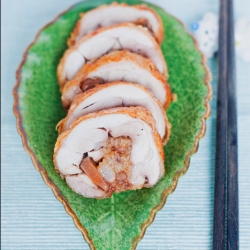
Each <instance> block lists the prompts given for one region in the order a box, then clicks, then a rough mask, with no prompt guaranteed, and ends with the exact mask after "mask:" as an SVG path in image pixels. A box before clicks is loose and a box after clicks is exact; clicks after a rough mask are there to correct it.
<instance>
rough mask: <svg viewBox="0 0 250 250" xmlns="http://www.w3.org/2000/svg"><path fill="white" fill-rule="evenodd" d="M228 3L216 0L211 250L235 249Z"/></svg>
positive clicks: (233, 110)
mask: <svg viewBox="0 0 250 250" xmlns="http://www.w3.org/2000/svg"><path fill="white" fill-rule="evenodd" d="M234 53H235V52H234V26H233V2H232V0H220V21H219V58H218V63H219V67H218V94H217V119H216V156H215V189H214V230H213V249H214V250H219V249H225V248H226V249H228V250H229V249H234V250H238V248H239V229H238V227H239V225H238V224H239V223H238V165H237V160H238V159H237V111H236V81H235V54H234Z"/></svg>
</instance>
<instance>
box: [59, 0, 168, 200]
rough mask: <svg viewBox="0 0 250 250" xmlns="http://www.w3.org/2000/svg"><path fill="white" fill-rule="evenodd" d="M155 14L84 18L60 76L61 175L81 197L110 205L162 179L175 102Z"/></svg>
mask: <svg viewBox="0 0 250 250" xmlns="http://www.w3.org/2000/svg"><path fill="white" fill-rule="evenodd" d="M163 37H164V31H163V25H162V21H161V18H160V17H159V16H158V14H157V13H156V12H155V11H154V10H152V9H150V8H149V7H147V6H145V5H135V6H129V5H127V4H117V3H113V4H111V5H104V6H101V7H99V8H96V9H94V10H91V11H89V12H87V13H85V14H82V15H81V18H80V20H79V21H78V22H77V24H76V27H75V29H74V31H73V32H72V33H71V37H70V39H69V40H68V45H69V48H68V50H66V51H65V53H64V55H63V57H62V59H61V61H60V63H59V65H58V69H57V76H58V82H59V85H60V91H61V93H62V104H63V106H64V107H65V108H66V109H68V114H67V116H66V117H65V118H64V119H63V120H61V121H60V122H59V123H58V125H57V129H58V132H59V137H58V139H57V142H56V145H55V149H54V164H55V169H56V171H57V172H59V173H60V175H61V177H62V178H65V180H66V182H67V184H68V186H69V187H70V188H71V189H72V190H73V191H75V192H76V193H78V194H80V195H83V196H85V197H89V198H107V197H110V196H111V195H112V194H113V193H115V192H116V193H119V192H122V191H126V190H135V189H141V188H143V187H148V188H149V187H152V186H153V185H155V184H156V183H157V182H158V181H159V180H160V179H161V177H162V176H163V174H164V151H163V145H165V144H166V143H167V141H168V139H169V136H170V128H171V125H170V124H169V122H168V120H167V117H166V109H167V108H168V106H169V104H170V102H171V89H170V86H169V84H168V83H167V78H168V72H167V65H166V62H165V60H164V57H163V54H162V52H161V49H160V45H159V43H160V42H162V40H163Z"/></svg>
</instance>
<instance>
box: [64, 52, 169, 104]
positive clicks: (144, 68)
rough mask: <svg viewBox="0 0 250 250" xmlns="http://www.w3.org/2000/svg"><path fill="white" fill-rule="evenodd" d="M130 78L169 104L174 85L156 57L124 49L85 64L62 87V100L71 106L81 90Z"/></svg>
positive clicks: (163, 102)
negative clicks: (170, 82)
mask: <svg viewBox="0 0 250 250" xmlns="http://www.w3.org/2000/svg"><path fill="white" fill-rule="evenodd" d="M113 81H127V82H133V83H138V84H140V85H143V86H145V87H146V88H147V89H148V90H149V91H150V92H151V93H152V94H153V95H154V96H155V97H156V98H157V99H158V100H159V101H160V102H161V103H162V105H163V107H164V108H167V107H168V106H169V104H170V102H171V89H170V86H169V84H168V83H167V82H166V79H165V78H164V77H163V76H162V75H161V74H160V73H159V71H158V70H157V69H156V67H155V66H154V64H153V63H152V61H151V60H150V59H148V58H145V57H143V56H141V55H138V54H135V53H132V52H129V51H126V50H122V51H113V52H111V53H109V54H107V55H104V56H102V57H101V58H99V59H97V60H95V61H94V62H92V63H88V64H85V65H84V66H83V68H82V69H81V70H80V71H79V72H78V73H77V74H76V76H75V77H74V78H73V79H72V80H71V81H68V82H67V83H66V85H65V86H64V87H63V89H62V103H63V106H64V107H65V108H68V107H69V106H70V104H71V103H72V101H73V100H74V98H75V96H76V95H77V94H80V93H82V92H84V91H86V90H88V89H90V88H93V87H94V86H95V85H100V84H103V83H105V82H113Z"/></svg>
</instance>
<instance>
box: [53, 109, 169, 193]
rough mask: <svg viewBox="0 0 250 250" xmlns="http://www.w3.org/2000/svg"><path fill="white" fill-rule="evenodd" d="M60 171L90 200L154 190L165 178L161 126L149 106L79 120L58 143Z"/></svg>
mask: <svg viewBox="0 0 250 250" xmlns="http://www.w3.org/2000/svg"><path fill="white" fill-rule="evenodd" d="M53 160H54V164H55V168H56V170H57V171H58V172H59V173H60V174H61V176H62V177H63V178H65V179H66V182H67V184H68V185H69V187H70V188H71V189H72V190H74V191H75V192H77V193H78V194H81V195H83V196H85V197H91V198H94V197H97V198H105V197H110V196H111V195H112V193H114V192H116V193H119V192H121V191H126V190H134V189H140V188H143V187H152V186H153V185H155V184H156V183H157V182H158V181H159V180H160V178H161V177H162V176H163V174H164V165H163V162H164V152H163V146H162V141H161V138H160V136H159V134H158V132H157V129H156V125H155V121H154V119H153V117H152V116H151V114H150V113H149V112H148V111H147V110H146V109H145V108H143V107H129V108H128V107H122V108H112V109H108V110H103V111H99V112H95V113H91V114H88V115H86V116H83V117H81V118H79V119H77V120H76V121H75V122H74V123H73V124H72V125H71V127H70V129H69V130H67V131H65V132H63V133H62V134H61V135H60V136H59V137H58V139H57V142H56V145H55V149H54V158H53Z"/></svg>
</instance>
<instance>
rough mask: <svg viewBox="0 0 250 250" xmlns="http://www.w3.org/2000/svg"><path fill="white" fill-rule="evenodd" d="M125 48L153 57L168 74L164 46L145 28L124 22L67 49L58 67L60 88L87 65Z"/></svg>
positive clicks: (164, 73) (99, 31)
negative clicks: (161, 46) (112, 51)
mask: <svg viewBox="0 0 250 250" xmlns="http://www.w3.org/2000/svg"><path fill="white" fill-rule="evenodd" d="M121 49H126V50H130V51H133V52H135V53H138V54H142V55H144V56H146V57H148V58H150V59H151V60H152V62H153V63H154V64H155V66H156V68H157V69H158V70H159V72H160V73H161V74H163V75H166V74H167V66H166V62H165V60H164V57H163V54H162V52H161V49H160V46H159V45H158V43H157V42H156V41H155V39H154V38H153V37H152V35H151V34H150V32H149V31H148V30H147V29H146V28H143V27H142V26H136V25H134V24H131V23H124V24H118V25H114V26H111V27H104V28H100V29H98V30H96V31H94V32H93V33H91V34H89V35H87V36H85V37H83V38H82V39H80V41H79V42H78V43H77V44H75V45H74V46H73V47H71V48H69V49H68V50H66V52H65V53H64V55H63V57H62V59H61V61H60V63H59V65H58V68H57V76H58V81H59V84H60V86H61V87H63V86H64V84H65V83H66V82H67V81H68V80H71V79H73V77H74V76H75V75H76V73H77V72H78V71H79V70H80V69H81V68H82V67H83V65H84V64H85V63H86V62H88V61H90V60H93V59H97V58H99V57H101V56H103V55H104V54H106V53H108V52H110V51H111V50H121Z"/></svg>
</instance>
